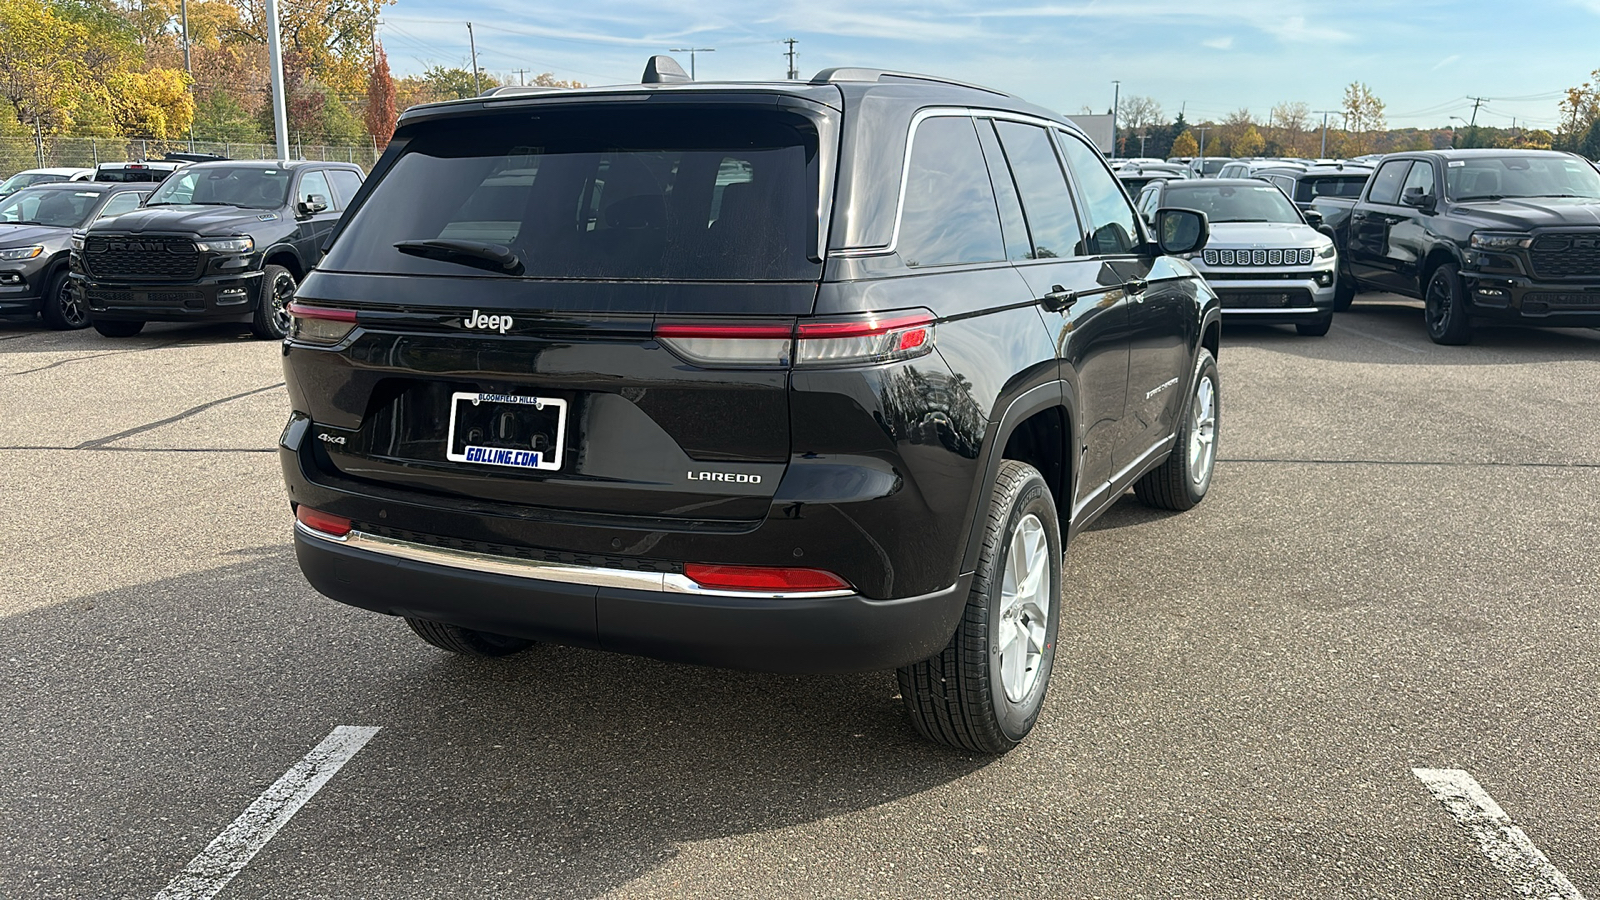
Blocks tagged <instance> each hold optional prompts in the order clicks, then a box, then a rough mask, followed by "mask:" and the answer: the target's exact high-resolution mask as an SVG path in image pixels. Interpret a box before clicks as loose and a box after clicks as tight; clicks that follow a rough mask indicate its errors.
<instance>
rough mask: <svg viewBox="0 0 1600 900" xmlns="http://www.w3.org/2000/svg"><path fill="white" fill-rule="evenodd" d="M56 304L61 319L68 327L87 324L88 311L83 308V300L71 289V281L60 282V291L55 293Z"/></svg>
mask: <svg viewBox="0 0 1600 900" xmlns="http://www.w3.org/2000/svg"><path fill="white" fill-rule="evenodd" d="M56 306H57V307H58V308H59V309H60V310H61V321H63V322H65V323H67V326H68V327H69V328H82V327H83V326H85V325H87V324H89V311H88V310H86V309H84V307H83V300H82V299H80V298H79V297H78V292H77V291H74V290H73V289H72V283H71V282H62V284H61V289H60V292H59V293H58V294H57V295H56Z"/></svg>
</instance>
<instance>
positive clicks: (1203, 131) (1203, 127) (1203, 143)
mask: <svg viewBox="0 0 1600 900" xmlns="http://www.w3.org/2000/svg"><path fill="white" fill-rule="evenodd" d="M1194 130H1195V131H1198V132H1200V168H1199V172H1200V177H1201V178H1204V177H1206V132H1208V131H1210V130H1211V126H1210V125H1196V126H1195V127H1194Z"/></svg>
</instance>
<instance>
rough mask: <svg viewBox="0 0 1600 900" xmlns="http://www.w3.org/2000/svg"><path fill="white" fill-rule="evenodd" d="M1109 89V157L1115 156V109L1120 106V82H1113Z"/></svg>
mask: <svg viewBox="0 0 1600 900" xmlns="http://www.w3.org/2000/svg"><path fill="white" fill-rule="evenodd" d="M1111 84H1112V85H1113V87H1112V89H1111V155H1112V156H1116V155H1117V107H1118V106H1121V105H1122V82H1120V81H1113V82H1111Z"/></svg>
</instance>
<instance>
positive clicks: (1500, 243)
mask: <svg viewBox="0 0 1600 900" xmlns="http://www.w3.org/2000/svg"><path fill="white" fill-rule="evenodd" d="M1468 244H1470V245H1471V247H1472V249H1474V250H1526V249H1527V248H1528V247H1530V246H1532V245H1533V235H1531V234H1521V233H1519V232H1515V231H1474V232H1473V233H1472V237H1471V238H1469V239H1468Z"/></svg>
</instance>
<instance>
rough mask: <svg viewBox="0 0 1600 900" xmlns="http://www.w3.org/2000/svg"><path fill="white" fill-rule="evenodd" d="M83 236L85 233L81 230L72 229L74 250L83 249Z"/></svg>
mask: <svg viewBox="0 0 1600 900" xmlns="http://www.w3.org/2000/svg"><path fill="white" fill-rule="evenodd" d="M84 237H85V235H84V233H83V232H81V231H74V232H73V233H72V249H74V250H82V249H83V239H84Z"/></svg>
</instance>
